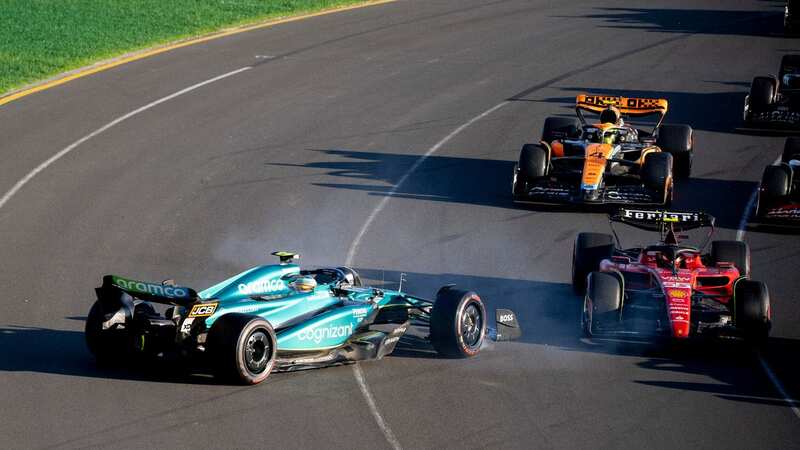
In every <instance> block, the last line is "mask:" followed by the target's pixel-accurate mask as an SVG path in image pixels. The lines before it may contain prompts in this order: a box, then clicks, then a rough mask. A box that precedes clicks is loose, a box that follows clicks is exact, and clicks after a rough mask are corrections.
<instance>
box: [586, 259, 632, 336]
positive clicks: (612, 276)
mask: <svg viewBox="0 0 800 450" xmlns="http://www.w3.org/2000/svg"><path fill="white" fill-rule="evenodd" d="M624 292H625V291H624V286H623V282H622V277H621V276H620V274H619V273H616V272H592V273H590V274H589V282H588V287H587V289H586V296H585V297H584V300H583V315H582V316H581V330H582V331H583V335H584V336H585V337H592V336H594V335H597V334H598V325H603V324H606V325H607V324H616V323H618V322H619V321H620V319H621V316H620V313H621V308H622V296H623V293H624ZM601 328H602V327H601Z"/></svg>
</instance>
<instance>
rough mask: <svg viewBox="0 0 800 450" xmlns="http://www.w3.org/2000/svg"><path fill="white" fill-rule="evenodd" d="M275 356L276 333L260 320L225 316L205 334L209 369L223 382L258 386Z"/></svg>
mask: <svg viewBox="0 0 800 450" xmlns="http://www.w3.org/2000/svg"><path fill="white" fill-rule="evenodd" d="M276 352H277V339H276V337H275V331H274V330H273V329H272V325H270V323H269V322H267V321H266V320H264V319H263V318H261V317H259V316H254V315H250V314H241V313H230V314H225V315H224V316H221V317H219V318H218V319H217V320H216V321H215V322H214V324H213V325H211V330H210V331H209V333H208V355H209V358H210V363H211V368H212V370H213V372H214V375H215V376H216V377H217V378H219V379H221V380H224V381H228V382H233V383H236V384H258V383H260V382H262V381H264V380H266V379H267V377H268V376H269V374H270V372H272V368H273V367H274V366H275V356H276Z"/></svg>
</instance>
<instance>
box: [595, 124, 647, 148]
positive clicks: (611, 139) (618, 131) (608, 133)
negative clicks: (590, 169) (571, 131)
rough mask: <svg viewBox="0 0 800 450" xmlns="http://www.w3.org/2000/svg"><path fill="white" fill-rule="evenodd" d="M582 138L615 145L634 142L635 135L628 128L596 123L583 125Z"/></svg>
mask: <svg viewBox="0 0 800 450" xmlns="http://www.w3.org/2000/svg"><path fill="white" fill-rule="evenodd" d="M582 139H584V140H586V141H587V142H591V143H596V144H609V145H617V144H622V143H625V142H636V135H635V132H634V131H632V130H631V129H630V128H626V127H615V126H612V127H609V126H607V124H596V125H593V126H587V127H584V129H583V136H582Z"/></svg>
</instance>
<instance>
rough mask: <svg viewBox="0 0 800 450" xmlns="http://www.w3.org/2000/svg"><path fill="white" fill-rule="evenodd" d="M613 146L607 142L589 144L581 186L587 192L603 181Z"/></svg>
mask: <svg viewBox="0 0 800 450" xmlns="http://www.w3.org/2000/svg"><path fill="white" fill-rule="evenodd" d="M611 151H612V148H611V146H610V145H607V144H589V145H587V146H586V155H585V159H584V160H583V176H582V177H581V188H582V190H583V191H584V193H586V192H587V191H588V190H596V189H597V188H598V187H599V186H600V183H601V182H602V181H603V174H604V173H605V171H606V161H607V160H608V157H609V155H611Z"/></svg>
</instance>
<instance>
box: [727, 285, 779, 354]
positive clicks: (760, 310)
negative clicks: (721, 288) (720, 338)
mask: <svg viewBox="0 0 800 450" xmlns="http://www.w3.org/2000/svg"><path fill="white" fill-rule="evenodd" d="M733 324H734V325H735V326H736V328H737V329H739V330H740V331H741V332H742V334H743V335H744V337H745V339H749V340H752V341H754V342H763V341H765V340H766V339H767V337H769V330H770V328H771V326H772V323H771V320H770V305H769V290H768V289H767V285H766V284H764V283H763V282H761V281H753V280H744V279H739V280H738V281H737V282H736V284H735V285H734V287H733Z"/></svg>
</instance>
